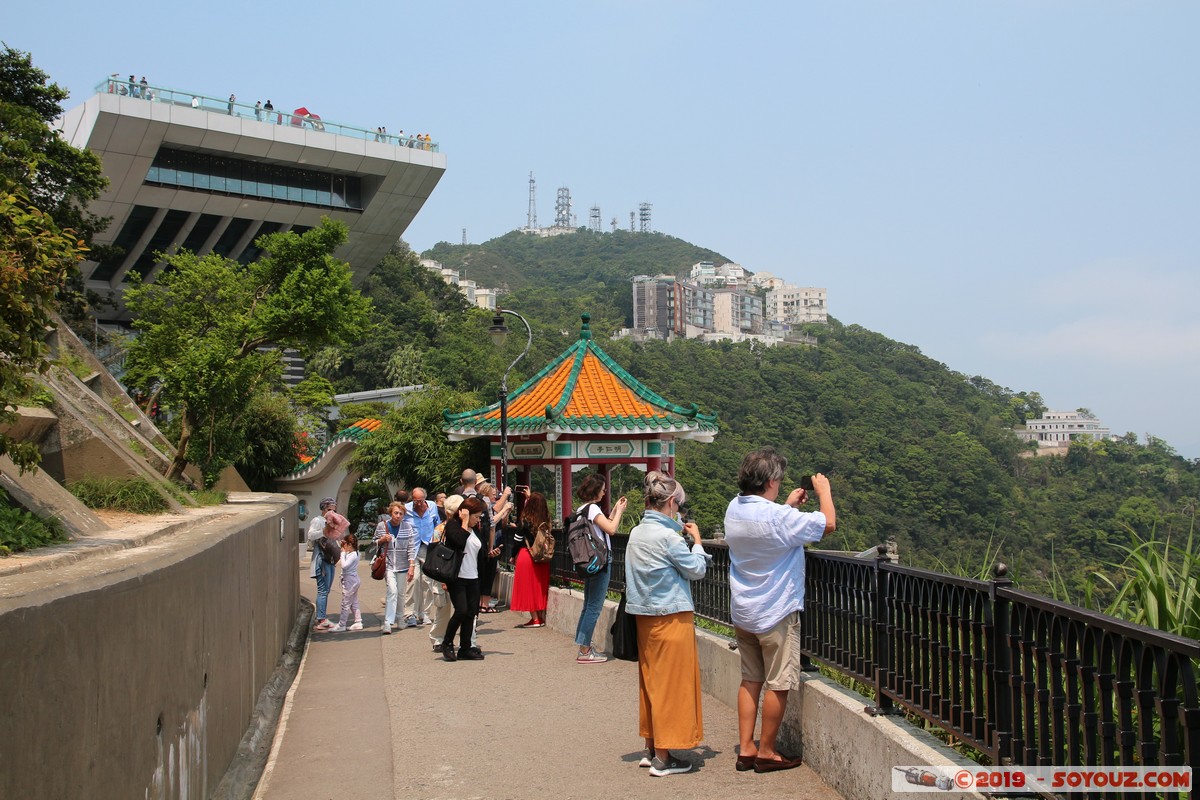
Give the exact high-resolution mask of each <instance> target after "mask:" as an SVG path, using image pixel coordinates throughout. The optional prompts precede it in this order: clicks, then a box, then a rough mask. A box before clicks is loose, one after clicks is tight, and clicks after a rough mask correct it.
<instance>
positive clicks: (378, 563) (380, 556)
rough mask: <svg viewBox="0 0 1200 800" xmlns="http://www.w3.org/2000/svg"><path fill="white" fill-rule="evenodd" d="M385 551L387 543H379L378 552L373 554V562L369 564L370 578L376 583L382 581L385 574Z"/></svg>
mask: <svg viewBox="0 0 1200 800" xmlns="http://www.w3.org/2000/svg"><path fill="white" fill-rule="evenodd" d="M387 551H388V546H387V543H386V542H380V544H379V552H377V553H376V554H375V560H374V561H372V562H371V577H372V578H374V579H375V580H377V581H381V580H383V577H384V575H385V574H387Z"/></svg>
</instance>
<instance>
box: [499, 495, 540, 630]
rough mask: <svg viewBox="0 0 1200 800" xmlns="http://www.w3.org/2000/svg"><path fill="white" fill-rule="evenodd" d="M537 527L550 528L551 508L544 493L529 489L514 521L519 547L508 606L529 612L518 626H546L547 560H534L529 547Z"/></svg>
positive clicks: (515, 609)
mask: <svg viewBox="0 0 1200 800" xmlns="http://www.w3.org/2000/svg"><path fill="white" fill-rule="evenodd" d="M539 530H544V531H546V532H547V533H548V532H549V531H550V509H549V508H548V507H547V505H546V496H545V495H544V494H542V493H541V492H529V494H528V496H527V497H526V498H525V506H524V508H522V509H521V518H520V520H518V522H517V536H518V537H520V550H519V551H518V552H517V566H516V569H515V571H514V572H513V594H512V602H511V603H510V604H509V607H510V608H511V609H512V610H513V611H527V612H529V615H530V616H529V621H528V622H526V623H524V624H523V625H518V626H517V627H518V628H544V627H545V626H546V598H547V597H548V596H549V594H550V561H549V560H546V561H534V560H533V555H532V553H531V552H530V548H531V547H533V543H534V541H535V538H536V536H537V532H538V531H539Z"/></svg>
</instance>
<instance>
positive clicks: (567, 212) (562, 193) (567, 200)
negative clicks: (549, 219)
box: [554, 186, 571, 228]
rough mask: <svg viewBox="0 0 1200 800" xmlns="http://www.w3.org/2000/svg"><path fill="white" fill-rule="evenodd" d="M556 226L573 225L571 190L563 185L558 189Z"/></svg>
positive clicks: (567, 226)
mask: <svg viewBox="0 0 1200 800" xmlns="http://www.w3.org/2000/svg"><path fill="white" fill-rule="evenodd" d="M554 227H556V228H569V227H571V190H570V188H568V187H566V186H563V187H560V188H559V190H558V200H556V201H555V203H554Z"/></svg>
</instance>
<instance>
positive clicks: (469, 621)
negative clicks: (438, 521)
mask: <svg viewBox="0 0 1200 800" xmlns="http://www.w3.org/2000/svg"><path fill="white" fill-rule="evenodd" d="M482 516H483V501H482V500H480V499H479V498H478V497H468V498H466V499H465V500H463V502H462V505H461V506H459V508H458V515H457V516H455V517H453V518H451V519H449V520H447V521H446V530H445V543H446V546H447V547H449V548H450V549H451V550H454V551H456V552H459V553H462V562H461V564H460V565H459V569H458V577H456V578H455V579H454V580H453V581H449V582H447V584H446V588H447V589H448V590H449V592H450V601H451V602H452V603H453V604H454V616H453V617H451V618H450V624H449V625H448V626H447V628H446V637H445V638H444V639H443V640H442V657H443V658H444V659H445V660H447V661H482V660H483V653H482V652H480V651H478V650H476V649H474V648H472V647H471V633H472V631H473V630H474V627H475V617H476V616H477V615H478V614H479V551H480V549H482V547H483V540H481V539H480V538H479V535H478V534H477V533H476V531H475V529H476V528H477V527H478V526H479V520H480V518H481V517H482ZM456 633H457V634H459V639H460V641H459V648H458V651H457V653H456V652H455V650H454V635H455V634H456Z"/></svg>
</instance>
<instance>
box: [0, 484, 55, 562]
mask: <svg viewBox="0 0 1200 800" xmlns="http://www.w3.org/2000/svg"><path fill="white" fill-rule="evenodd" d="M65 541H67V533H66V530H65V529H64V528H63V524H62V523H61V522H60V521H58V520H57V519H53V518H51V519H42V518H41V517H38V516H36V515H34V514H31V513H29V512H28V511H26V510H25V509H23V508H17V507H15V506H12V505H10V504H9V499H8V495H6V494H5V493H4V492H2V491H0V556H10V555H12V554H13V553H21V552H24V551H26V550H34V549H36V548H38V547H46V546H47V545H52V544H59V543H60V542H65Z"/></svg>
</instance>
